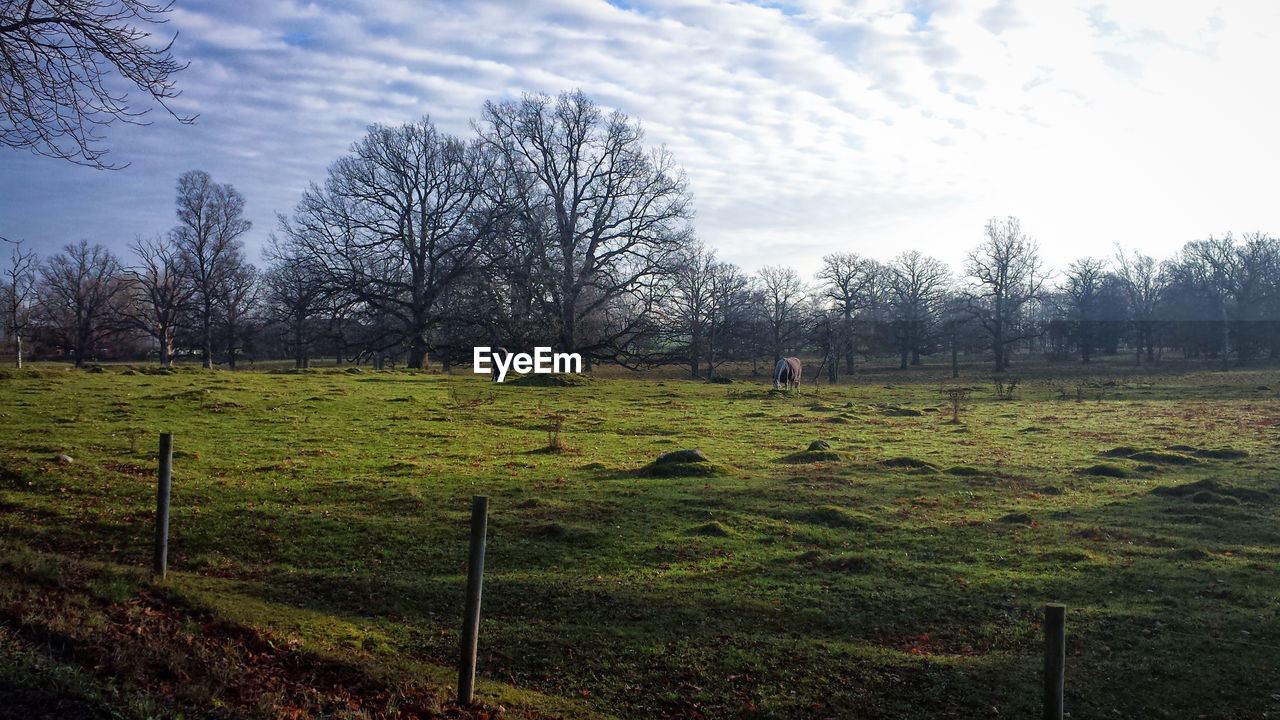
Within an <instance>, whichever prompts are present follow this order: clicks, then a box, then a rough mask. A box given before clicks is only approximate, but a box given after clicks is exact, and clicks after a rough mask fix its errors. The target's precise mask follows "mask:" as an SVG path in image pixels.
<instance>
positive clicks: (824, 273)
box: [817, 253, 882, 382]
mask: <svg viewBox="0 0 1280 720" xmlns="http://www.w3.org/2000/svg"><path fill="white" fill-rule="evenodd" d="M822 263H823V264H822V269H821V270H819V271H818V275H817V277H818V280H820V281H822V286H821V287H822V295H823V297H824V298H826V299H827V300H828V301H830V302H831V304H832V306H833V307H834V309H835V311H836V312H837V313H838V315H839V318H840V322H839V325H838V326H837V327H836V328H835V330H836V333H835V334H836V337H835V341H834V343H833V345H834V347H833V353H832V357H831V365H830V367H829V370H828V372H829V373H830V378H831V380H832V381H833V382H834V381H835V379H836V378H837V377H838V376H839V367H838V365H839V362H838V360H839V359H840V356H841V355H843V356H844V367H845V372H847V373H851V372H853V358H854V353H855V352H856V350H857V344H856V337H855V333H854V329H855V328H854V322H855V317H856V315H857V314H858V311H859V310H862V309H863V308H866V307H869V306H870V305H872V304H873V303H874V297H873V296H874V295H875V294H876V288H875V285H876V282H877V280H879V279H880V278H881V277H882V273H880V272H879V271H878V265H879V263H877V262H875V261H874V260H871V259H869V258H864V257H861V256H860V255H858V254H857V253H832V254H830V255H827V256H825V257H823V258H822Z"/></svg>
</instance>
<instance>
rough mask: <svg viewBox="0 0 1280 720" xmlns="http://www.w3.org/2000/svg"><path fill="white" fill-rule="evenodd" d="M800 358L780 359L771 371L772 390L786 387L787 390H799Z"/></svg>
mask: <svg viewBox="0 0 1280 720" xmlns="http://www.w3.org/2000/svg"><path fill="white" fill-rule="evenodd" d="M802 369H803V368H802V366H801V365H800V358H793V357H789V358H782V359H781V360H779V361H778V364H777V366H776V367H774V369H773V389H774V390H777V389H778V388H780V387H782V386H784V385H785V386H786V388H787V389H788V390H790V389H791V388H795V389H797V390H798V389H800V372H801V370H802Z"/></svg>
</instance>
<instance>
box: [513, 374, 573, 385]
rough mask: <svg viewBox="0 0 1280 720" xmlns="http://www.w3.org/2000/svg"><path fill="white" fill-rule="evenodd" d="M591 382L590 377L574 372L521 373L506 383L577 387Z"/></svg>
mask: <svg viewBox="0 0 1280 720" xmlns="http://www.w3.org/2000/svg"><path fill="white" fill-rule="evenodd" d="M591 382H592V380H591V378H590V377H588V376H586V375H578V374H576V373H545V374H544V373H530V374H529V375H521V376H520V377H518V378H516V379H514V380H508V381H506V384H507V385H519V386H521V387H577V386H579V385H590V384H591Z"/></svg>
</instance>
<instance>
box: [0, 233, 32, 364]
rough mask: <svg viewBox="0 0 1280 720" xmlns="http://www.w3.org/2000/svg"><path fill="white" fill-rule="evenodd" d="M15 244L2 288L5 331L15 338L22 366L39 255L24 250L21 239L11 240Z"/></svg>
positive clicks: (6, 266) (10, 252) (0, 279)
mask: <svg viewBox="0 0 1280 720" xmlns="http://www.w3.org/2000/svg"><path fill="white" fill-rule="evenodd" d="M5 242H7V243H10V244H11V245H13V247H12V248H11V249H10V250H9V263H8V264H7V265H5V267H4V270H3V277H2V278H0V290H3V295H4V297H3V298H0V302H3V308H2V309H3V312H4V332H5V335H7V336H8V337H10V338H12V339H13V342H14V348H15V352H16V354H17V357H16V362H17V365H18V367H22V336H23V335H24V334H26V331H27V326H28V324H30V321H31V300H32V298H33V297H34V296H35V285H36V268H37V267H38V265H37V261H36V254H35V253H34V252H32V251H30V250H23V249H22V242H23V241H21V240H8V239H6V240H5Z"/></svg>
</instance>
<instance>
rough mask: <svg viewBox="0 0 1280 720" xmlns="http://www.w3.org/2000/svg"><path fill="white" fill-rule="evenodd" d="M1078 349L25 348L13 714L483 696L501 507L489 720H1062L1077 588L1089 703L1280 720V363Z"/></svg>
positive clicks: (13, 383) (389, 713)
mask: <svg viewBox="0 0 1280 720" xmlns="http://www.w3.org/2000/svg"><path fill="white" fill-rule="evenodd" d="M1072 371H1073V372H1074V373H1076V375H1074V376H1072V377H1069V378H1068V377H1061V378H1057V379H1054V378H1051V377H1048V376H1046V377H1044V378H1042V379H1028V380H1024V382H1023V383H1022V384H1021V385H1020V386H1019V387H1018V388H1017V389H1016V391H1015V393H1014V398H1013V399H1012V400H999V399H997V398H996V397H995V394H994V391H993V386H992V383H991V381H990V379H989V378H988V377H987V376H986V375H984V374H983V373H981V372H980V371H978V370H977V369H976V368H975V369H974V370H973V371H971V372H967V373H966V374H967V377H966V378H964V379H962V380H960V381H951V380H950V379H949V378H944V376H943V375H942V374H938V373H935V372H934V371H931V370H924V371H919V372H909V373H896V372H883V373H874V374H868V375H864V376H862V377H861V378H855V380H854V382H853V383H851V384H848V385H838V386H833V387H828V386H822V387H819V388H813V387H808V388H805V389H804V390H803V392H801V393H799V394H787V393H775V392H770V391H769V389H768V386H767V385H765V384H763V383H751V382H735V383H732V384H728V385H719V384H706V383H694V382H689V381H683V380H677V379H674V378H671V379H652V378H651V379H622V378H613V379H597V380H594V381H592V382H588V383H586V384H583V385H579V386H570V387H536V386H520V385H513V384H510V383H508V384H504V385H501V386H496V385H491V384H489V383H487V382H483V381H482V380H479V379H477V378H475V377H474V376H468V375H462V374H459V375H455V376H443V375H439V374H430V373H414V372H398V371H387V372H372V371H368V370H366V371H364V372H354V371H350V372H347V371H342V370H338V369H333V370H328V371H319V372H310V373H304V374H284V373H281V374H270V373H264V372H237V373H230V372H208V371H198V370H180V371H176V372H173V373H171V374H153V373H154V369H151V370H146V371H145V372H144V371H143V369H142V368H137V369H132V370H130V369H127V368H124V367H115V368H110V367H109V368H107V369H106V370H105V371H104V372H97V373H94V372H80V371H67V370H64V369H61V368H52V367H49V368H42V369H39V370H35V371H12V370H10V371H6V374H5V375H4V376H3V379H0V421H3V427H4V431H3V432H2V433H0V538H2V539H0V542H2V543H3V547H2V551H3V556H2V558H0V564H2V567H0V708H3V707H5V706H6V705H7V706H8V707H10V708H18V709H21V708H40V709H42V710H43V711H46V712H50V713H53V714H52V715H50V716H56V717H104V718H106V717H149V716H156V717H169V716H174V715H176V714H177V713H179V712H180V713H183V714H184V716H185V717H187V718H192V717H223V716H251V717H307V716H332V717H350V718H361V717H369V718H372V717H396V716H397V713H399V715H398V716H399V717H413V716H419V715H420V716H424V717H425V716H429V715H430V714H431V713H439V714H443V715H446V716H450V715H459V714H461V711H460V710H458V709H457V708H455V707H453V706H451V705H450V696H451V690H450V689H449V687H448V686H449V685H451V684H452V683H454V682H455V681H456V671H455V670H453V669H452V667H453V666H454V665H455V663H456V656H457V647H458V642H459V638H458V636H459V629H460V623H461V621H460V616H461V607H462V597H463V585H464V581H465V570H466V569H465V557H466V544H467V520H468V517H469V512H470V500H471V497H472V495H474V494H487V495H489V496H490V497H491V500H490V507H491V517H490V530H489V553H488V559H487V566H486V579H485V583H486V584H485V595H484V616H483V621H482V625H481V641H480V664H479V667H480V673H481V677H482V682H481V683H480V685H479V694H480V696H481V698H482V699H483V701H484V703H483V705H482V706H481V707H480V709H479V710H477V711H475V712H472V713H471V714H470V716H473V717H482V716H496V715H503V716H507V717H526V716H527V717H583V718H588V717H599V716H611V717H618V718H702V717H706V718H729V717H732V718H809V717H812V718H830V717H838V718H875V717H884V718H899V717H906V718H936V717H962V718H972V717H1038V712H1039V709H1038V708H1039V699H1040V692H1041V691H1040V687H1041V685H1040V683H1041V663H1042V630H1041V628H1040V626H1039V622H1040V613H1041V608H1042V606H1043V604H1044V603H1046V602H1063V603H1065V604H1066V605H1067V607H1068V610H1067V656H1068V657H1067V674H1066V678H1067V680H1066V685H1067V691H1066V698H1067V699H1066V707H1067V711H1068V712H1070V713H1071V715H1072V717H1076V718H1086V717H1092V718H1099V717H1130V718H1196V717H1206V718H1262V717H1268V716H1270V717H1280V620H1278V619H1277V611H1278V610H1280V575H1278V574H1277V567H1280V510H1277V503H1278V502H1280V469H1278V464H1277V463H1278V461H1280V372H1278V371H1276V370H1274V369H1269V370H1249V371H1236V372H1232V373H1226V374H1222V373H1197V372H1186V373H1179V372H1173V371H1171V370H1169V369H1167V368H1166V369H1165V370H1163V371H1162V372H1161V374H1153V375H1136V374H1132V372H1135V371H1132V370H1129V371H1127V372H1129V373H1130V374H1122V373H1121V371H1119V370H1115V369H1112V370H1110V371H1108V373H1109V374H1105V375H1103V374H1099V375H1094V376H1088V375H1080V374H1079V373H1080V372H1081V371H1079V370H1078V369H1073V370H1072ZM1143 371H1144V372H1146V370H1145V369H1144V370H1143ZM955 384H961V385H964V386H966V387H971V388H973V390H972V394H971V397H970V399H969V401H968V403H967V405H966V407H965V408H964V410H963V411H962V413H961V417H960V423H959V424H954V423H952V422H950V421H951V413H950V408H949V406H948V404H947V401H946V398H945V397H944V396H943V395H942V394H940V393H939V389H940V388H942V387H944V386H952V385H955ZM556 426H559V428H560V430H559V434H558V437H554V435H555V433H554V432H553V431H552V430H551V429H552V428H555V427H556ZM167 430H171V431H172V432H173V433H174V434H175V437H176V439H175V448H176V449H177V452H176V456H175V460H174V468H175V469H174V490H173V511H172V520H171V532H172V540H171V559H170V569H171V573H170V576H169V578H168V579H167V580H165V581H163V582H158V581H153V580H151V579H150V578H149V577H148V575H147V573H146V568H147V567H148V566H149V563H150V557H151V538H152V532H153V530H152V521H153V513H154V503H155V500H154V492H155V490H154V487H155V465H156V450H155V447H156V444H157V439H156V438H157V434H158V433H159V432H161V431H167ZM815 440H824V441H826V442H827V443H829V445H830V449H823V450H817V451H813V452H805V450H806V448H807V447H808V446H809V444H810V443H811V442H812V441H815ZM551 445H558V446H559V448H558V449H555V448H551V447H549V446H551ZM685 448H698V449H700V450H702V451H703V452H704V453H705V454H706V456H707V457H708V458H709V459H710V461H711V463H696V464H693V466H692V467H691V468H690V469H689V470H687V471H683V472H682V471H679V470H677V471H666V470H664V469H662V468H653V467H649V468H646V466H647V465H648V464H649V463H650V462H651V461H653V460H654V458H655V457H656V456H658V455H660V454H662V453H666V452H669V451H672V450H677V449H685ZM62 454H65V455H68V456H70V457H71V458H72V461H71V462H69V463H67V462H58V461H57V460H55V458H56V456H58V455H62ZM681 474H683V475H684V476H680V475H681ZM671 475H676V476H671ZM4 712H5V711H4V710H0V716H4ZM14 712H16V711H14ZM59 713H61V714H59ZM13 716H14V717H19V716H23V717H25V716H27V715H21V714H17V715H13ZM32 716H38V715H32Z"/></svg>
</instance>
